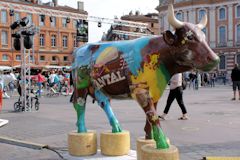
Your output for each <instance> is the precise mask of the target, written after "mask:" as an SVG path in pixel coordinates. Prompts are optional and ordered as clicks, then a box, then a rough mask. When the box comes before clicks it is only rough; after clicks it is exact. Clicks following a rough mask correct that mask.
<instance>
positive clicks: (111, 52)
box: [96, 47, 118, 65]
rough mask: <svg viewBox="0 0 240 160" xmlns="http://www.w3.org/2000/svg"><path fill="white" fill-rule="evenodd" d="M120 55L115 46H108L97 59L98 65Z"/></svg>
mask: <svg viewBox="0 0 240 160" xmlns="http://www.w3.org/2000/svg"><path fill="white" fill-rule="evenodd" d="M117 57H118V50H117V48H115V47H108V48H106V49H104V50H103V51H102V53H101V54H100V55H99V57H98V58H97V60H96V64H97V65H104V64H106V63H107V62H109V61H112V60H114V59H116V58H117Z"/></svg>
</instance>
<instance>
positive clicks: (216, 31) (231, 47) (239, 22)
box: [156, 0, 240, 73]
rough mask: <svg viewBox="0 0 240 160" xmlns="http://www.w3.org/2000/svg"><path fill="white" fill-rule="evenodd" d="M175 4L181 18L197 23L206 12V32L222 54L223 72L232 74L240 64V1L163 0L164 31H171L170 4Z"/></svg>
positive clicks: (177, 15) (160, 3)
mask: <svg viewBox="0 0 240 160" xmlns="http://www.w3.org/2000/svg"><path fill="white" fill-rule="evenodd" d="M169 3H174V9H175V12H176V17H177V18H178V19H179V20H182V21H187V22H191V23H195V24H197V23H198V22H199V20H200V19H201V18H202V16H203V15H204V14H207V16H208V24H207V26H206V28H205V29H203V31H204V32H205V34H206V38H207V41H208V43H209V44H210V46H211V48H212V49H213V50H214V51H215V52H216V53H217V54H218V55H219V56H220V59H221V61H220V64H219V66H218V68H217V70H218V71H219V72H228V73H230V71H231V69H232V68H233V66H234V63H239V64H240V1H239V0H215V1H212V0H159V6H158V7H157V8H156V9H157V10H158V11H159V23H160V31H164V30H169V29H170V30H171V29H172V28H171V27H170V26H169V23H168V20H167V5H168V4H169Z"/></svg>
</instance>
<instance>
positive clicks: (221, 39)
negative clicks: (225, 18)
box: [219, 26, 226, 46]
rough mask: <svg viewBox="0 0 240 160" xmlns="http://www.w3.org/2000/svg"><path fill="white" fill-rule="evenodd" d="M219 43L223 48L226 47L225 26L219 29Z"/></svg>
mask: <svg viewBox="0 0 240 160" xmlns="http://www.w3.org/2000/svg"><path fill="white" fill-rule="evenodd" d="M219 43H220V45H222V46H225V45H226V27H225V26H220V27H219Z"/></svg>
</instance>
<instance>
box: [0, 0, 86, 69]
mask: <svg viewBox="0 0 240 160" xmlns="http://www.w3.org/2000/svg"><path fill="white" fill-rule="evenodd" d="M76 5H77V4H76ZM11 10H14V15H13V16H10V11H11ZM87 14H88V13H87V12H86V11H84V10H83V3H82V2H78V9H74V8H71V7H68V6H59V5H58V3H57V0H53V1H52V2H49V3H41V2H40V1H39V0H30V1H27V0H24V1H23V0H1V1H0V36H1V40H0V65H6V66H15V65H19V64H20V63H21V56H22V55H21V52H20V51H16V50H14V49H12V47H11V46H12V45H11V44H12V40H11V39H12V38H11V33H12V31H11V29H10V25H11V24H12V23H13V22H14V21H16V20H18V19H22V18H23V17H28V18H29V20H30V22H32V24H34V25H35V26H36V28H37V29H38V30H39V32H38V33H36V34H35V35H34V54H33V55H31V56H30V60H31V61H32V60H33V59H34V64H37V65H43V66H44V65H61V66H64V65H70V64H71V53H72V51H73V50H74V48H75V47H77V45H79V44H77V42H76V24H77V20H79V19H81V18H84V17H87ZM31 53H32V49H31Z"/></svg>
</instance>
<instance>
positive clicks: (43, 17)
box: [39, 15, 45, 26]
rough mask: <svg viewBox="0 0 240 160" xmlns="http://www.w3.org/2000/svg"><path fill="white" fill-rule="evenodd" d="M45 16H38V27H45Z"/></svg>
mask: <svg viewBox="0 0 240 160" xmlns="http://www.w3.org/2000/svg"><path fill="white" fill-rule="evenodd" d="M44 22H45V16H43V15H39V26H44V25H45V23H44Z"/></svg>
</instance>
